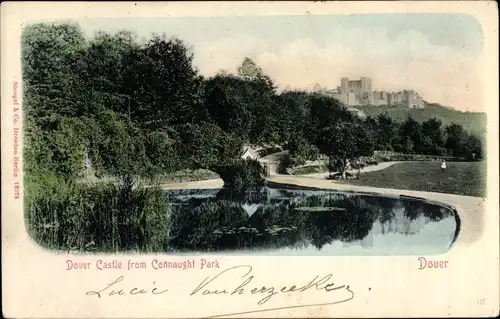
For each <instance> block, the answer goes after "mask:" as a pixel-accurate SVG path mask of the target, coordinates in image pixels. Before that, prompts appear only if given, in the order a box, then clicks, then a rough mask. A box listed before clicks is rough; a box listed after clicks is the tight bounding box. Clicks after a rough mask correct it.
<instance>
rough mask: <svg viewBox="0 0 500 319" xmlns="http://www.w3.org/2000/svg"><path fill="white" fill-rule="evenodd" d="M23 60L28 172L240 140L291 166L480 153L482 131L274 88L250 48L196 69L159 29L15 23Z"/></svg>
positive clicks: (143, 161)
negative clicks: (206, 69)
mask: <svg viewBox="0 0 500 319" xmlns="http://www.w3.org/2000/svg"><path fill="white" fill-rule="evenodd" d="M22 59H23V79H24V94H25V96H24V105H25V112H26V122H25V154H26V157H25V159H26V164H25V170H26V172H27V174H26V175H27V176H28V178H31V179H34V180H35V181H37V179H38V181H39V180H40V179H44V178H45V177H43V178H42V176H47V175H51V176H55V178H58V179H62V180H66V181H71V180H75V179H77V178H78V177H79V176H81V175H82V174H83V173H86V174H89V172H91V173H92V174H95V175H97V176H114V177H118V178H121V179H125V180H129V181H130V180H133V179H134V178H136V177H144V176H147V177H153V176H157V175H159V174H172V173H174V172H176V171H179V170H189V169H191V170H193V169H199V168H203V169H208V170H211V171H218V170H220V171H222V169H221V167H225V168H227V167H228V165H230V164H231V163H233V162H234V160H236V159H238V158H239V157H240V156H241V151H242V147H243V145H245V144H247V143H250V144H267V145H281V146H283V147H285V148H288V149H289V150H290V158H289V160H290V161H289V163H290V165H298V164H302V163H304V162H305V161H307V160H314V159H316V158H318V156H319V155H320V154H323V155H326V156H328V157H329V158H330V159H331V162H339V163H342V162H345V160H346V159H347V158H350V159H352V158H356V157H359V156H369V155H371V154H372V153H373V151H374V150H391V151H397V152H403V153H418V154H432V155H445V154H447V155H453V156H455V157H459V158H463V159H468V160H473V159H476V160H477V159H481V158H482V157H483V150H482V141H481V139H479V138H478V137H476V136H474V135H471V134H470V133H468V132H467V131H466V130H464V128H463V127H462V126H460V125H458V124H454V123H451V124H449V125H447V126H443V125H442V122H441V120H439V119H437V118H430V119H428V120H426V121H423V122H422V121H420V122H419V121H417V120H415V119H414V118H412V117H408V118H406V119H405V120H403V121H401V122H395V121H394V120H393V118H392V117H390V116H389V115H387V114H380V115H378V116H377V117H368V118H367V119H361V118H359V117H357V116H356V115H354V114H353V113H352V112H350V111H349V110H348V109H347V108H346V107H345V106H344V105H342V103H340V102H339V101H337V100H335V99H333V98H330V97H327V96H323V95H320V94H316V93H308V92H303V91H285V92H278V91H277V89H276V87H275V85H274V84H273V81H272V80H271V79H270V78H269V77H268V76H266V75H265V74H264V72H263V71H262V70H261V69H260V68H259V67H258V66H257V65H255V63H254V62H253V61H252V60H250V59H248V58H246V59H245V60H244V61H243V63H242V65H241V67H240V68H239V69H238V73H237V74H235V75H230V74H223V73H221V74H217V75H215V76H212V77H209V78H206V77H203V76H202V75H200V74H199V72H198V70H197V69H196V68H195V67H194V66H193V54H192V52H191V50H190V48H189V47H188V46H187V45H186V44H185V43H184V42H183V41H181V40H179V39H173V38H168V37H166V36H162V37H160V36H155V37H153V38H152V39H150V40H149V41H147V42H145V43H139V41H137V40H136V37H135V35H134V34H132V33H130V32H127V31H121V32H118V33H116V34H108V33H105V32H99V33H97V34H96V35H95V36H94V37H93V38H91V39H86V38H85V36H84V35H83V33H82V31H81V29H80V28H79V26H78V25H76V24H71V23H63V24H45V23H41V24H35V25H29V26H27V27H26V28H25V30H24V32H23V35H22ZM85 159H86V160H85ZM231 165H233V164H231ZM232 183H236V180H235V181H233V182H231V183H228V184H232Z"/></svg>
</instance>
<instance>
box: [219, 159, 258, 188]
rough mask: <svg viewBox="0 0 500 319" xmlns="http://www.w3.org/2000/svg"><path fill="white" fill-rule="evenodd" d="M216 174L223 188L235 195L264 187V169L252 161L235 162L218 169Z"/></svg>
mask: <svg viewBox="0 0 500 319" xmlns="http://www.w3.org/2000/svg"><path fill="white" fill-rule="evenodd" d="M216 172H217V174H219V176H220V177H221V178H222V180H223V181H224V188H227V189H230V190H231V191H234V192H236V193H244V192H246V191H248V190H255V189H258V188H260V187H262V186H263V185H264V174H265V172H264V169H263V167H262V165H261V164H260V163H259V161H257V160H254V159H246V160H235V161H233V162H232V163H231V164H227V165H224V166H221V167H218V168H217V170H216Z"/></svg>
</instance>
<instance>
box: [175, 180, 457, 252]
mask: <svg viewBox="0 0 500 319" xmlns="http://www.w3.org/2000/svg"><path fill="white" fill-rule="evenodd" d="M168 192H169V198H170V203H171V207H172V217H171V218H172V219H171V227H172V228H171V232H170V234H171V235H170V236H171V241H170V249H171V250H173V252H174V253H175V254H179V255H183V254H193V253H199V254H206V253H212V254H229V255H273V256H278V255H299V256H342V255H343V256H358V255H372V256H381V255H432V254H441V253H444V252H446V251H447V250H448V249H450V247H451V245H452V244H453V242H454V240H455V239H456V236H457V235H458V231H459V219H458V216H457V215H456V213H455V212H454V210H453V209H452V208H450V207H447V206H444V205H441V204H439V203H434V202H429V201H426V200H424V199H418V198H409V197H400V196H395V197H382V196H377V195H371V194H357V193H343V192H337V191H331V190H288V189H274V188H268V187H266V188H263V189H262V190H261V191H259V192H249V193H246V194H244V195H243V196H238V197H234V196H232V195H229V194H227V193H226V192H225V191H224V190H218V189H194V190H193V189H181V190H169V191H168Z"/></svg>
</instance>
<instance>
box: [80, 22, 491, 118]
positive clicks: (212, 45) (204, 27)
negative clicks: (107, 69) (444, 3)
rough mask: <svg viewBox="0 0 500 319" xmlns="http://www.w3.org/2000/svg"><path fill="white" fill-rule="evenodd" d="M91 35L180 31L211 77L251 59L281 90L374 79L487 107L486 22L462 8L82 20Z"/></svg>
mask: <svg viewBox="0 0 500 319" xmlns="http://www.w3.org/2000/svg"><path fill="white" fill-rule="evenodd" d="M76 22H78V23H79V25H80V26H81V27H82V29H83V31H84V32H85V33H86V35H87V36H92V35H93V34H94V33H95V32H96V31H99V30H102V31H108V32H115V31H118V30H131V31H134V32H135V33H137V35H138V37H139V38H141V37H145V38H150V37H151V35H152V34H153V33H156V34H166V35H167V36H169V37H177V38H180V39H181V40H183V41H184V42H185V43H186V44H188V45H189V46H191V47H192V50H193V53H194V65H195V67H197V68H198V70H199V71H200V73H202V74H203V75H206V76H210V75H213V74H215V73H216V72H218V71H220V70H226V71H228V72H231V73H233V72H236V70H237V68H238V67H239V66H240V65H241V63H242V62H243V60H244V58H245V57H249V58H250V59H252V60H253V61H254V62H255V63H257V65H258V66H259V67H261V68H262V69H263V70H264V72H265V73H266V74H267V75H268V76H270V77H271V78H272V79H273V80H274V81H275V83H276V84H277V85H278V87H279V88H281V89H312V88H313V87H314V86H315V85H316V84H320V85H321V86H323V87H326V88H332V89H333V88H336V87H337V86H339V85H340V78H341V77H344V76H346V77H349V78H352V79H359V77H361V76H368V77H371V78H372V88H373V89H374V90H388V91H393V90H394V91H395V90H402V89H414V90H416V91H417V92H419V93H420V95H421V96H423V98H424V100H426V101H428V102H437V103H440V104H442V105H446V106H450V107H453V108H456V109H459V110H461V111H474V112H482V111H484V105H483V100H484V97H483V92H484V90H483V78H484V77H483V74H482V68H483V66H482V59H483V44H484V35H483V32H482V29H481V26H480V24H479V23H478V22H477V21H476V20H475V19H474V18H473V17H471V16H468V15H459V14H364V15H293V16H242V17H175V18H147V19H146V18H119V19H94V18H92V19H84V20H77V21H76Z"/></svg>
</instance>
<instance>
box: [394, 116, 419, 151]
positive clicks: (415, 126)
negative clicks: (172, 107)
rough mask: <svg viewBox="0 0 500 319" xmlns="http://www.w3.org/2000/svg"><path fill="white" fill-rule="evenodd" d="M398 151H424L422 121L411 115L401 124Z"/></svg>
mask: <svg viewBox="0 0 500 319" xmlns="http://www.w3.org/2000/svg"><path fill="white" fill-rule="evenodd" d="M396 151H399V152H403V153H420V152H421V151H422V128H421V125H420V123H418V122H417V121H415V119H413V118H412V117H409V118H408V119H407V120H406V121H405V122H403V123H402V124H401V127H400V129H399V139H398V143H397V145H396Z"/></svg>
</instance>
